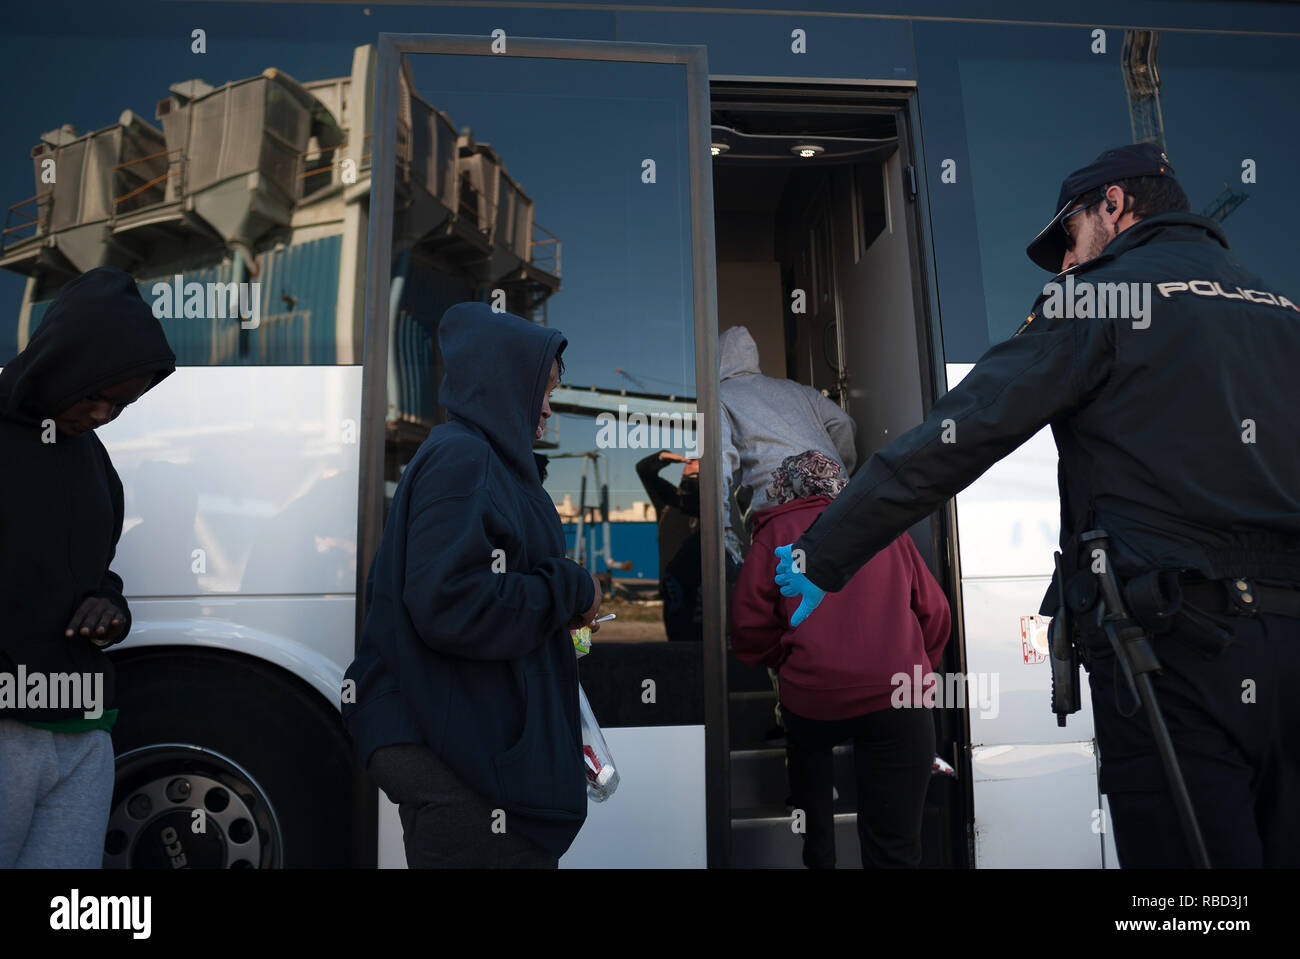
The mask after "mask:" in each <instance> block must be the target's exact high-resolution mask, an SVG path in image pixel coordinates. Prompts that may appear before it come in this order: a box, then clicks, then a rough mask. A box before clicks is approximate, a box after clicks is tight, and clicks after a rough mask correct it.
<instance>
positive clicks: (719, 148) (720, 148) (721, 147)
mask: <svg viewBox="0 0 1300 959" xmlns="http://www.w3.org/2000/svg"><path fill="white" fill-rule="evenodd" d="M730 149H731V144H730V143H724V142H722V141H721V140H715V141H714V142H713V143H710V144H709V152H710V153H712V154H713V155H714V156H715V157H716V156H721V155H722V154H724V153H726V152H727V151H728V150H730Z"/></svg>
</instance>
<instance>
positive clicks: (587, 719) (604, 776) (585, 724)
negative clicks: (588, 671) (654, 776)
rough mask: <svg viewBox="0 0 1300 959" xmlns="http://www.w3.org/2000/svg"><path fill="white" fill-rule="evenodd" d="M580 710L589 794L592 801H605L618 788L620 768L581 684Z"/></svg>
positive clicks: (584, 763) (583, 753)
mask: <svg viewBox="0 0 1300 959" xmlns="http://www.w3.org/2000/svg"><path fill="white" fill-rule="evenodd" d="M578 711H579V713H580V714H581V716H582V764H583V767H584V768H585V769H586V772H587V795H588V796H589V797H590V798H591V800H592V802H604V801H605V800H606V799H608V798H609V797H610V796H612V795H614V790H615V789H617V788H618V770H617V769H615V768H614V757H613V756H611V755H610V753H609V746H607V745H606V744H605V736H604V734H603V733H601V731H600V724H599V723H598V722H596V715H595V713H593V712H592V711H591V703H589V702H587V694H586V693H585V692H583V690H582V685H581V684H579V685H578Z"/></svg>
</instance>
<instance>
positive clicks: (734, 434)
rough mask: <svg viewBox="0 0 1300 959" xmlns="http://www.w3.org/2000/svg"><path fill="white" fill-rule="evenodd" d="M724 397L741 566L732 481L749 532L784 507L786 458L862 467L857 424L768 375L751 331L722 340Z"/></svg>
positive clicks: (732, 547)
mask: <svg viewBox="0 0 1300 959" xmlns="http://www.w3.org/2000/svg"><path fill="white" fill-rule="evenodd" d="M718 357H719V361H718V375H719V379H720V380H721V383H720V385H719V387H718V398H719V400H720V401H721V402H720V405H721V407H722V411H721V412H722V433H721V437H722V441H721V446H722V476H723V502H724V509H723V511H722V515H723V524H724V526H725V537H726V539H725V542H726V546H727V553H728V554H729V555H730V556H731V558H732V559H733V560H734V561H735V563H736V564H737V565H740V564H741V562H742V560H743V558H744V547H743V546H742V544H741V540H740V536H739V532H738V531H737V530H735V529H734V528H733V527H732V521H731V506H732V481H733V479H734V478H735V477H736V475H737V473H738V474H739V482H740V485H741V486H744V487H748V488H749V489H750V491H751V492H752V497H751V499H750V501H749V507H748V509H747V510H746V511H745V513H744V514H743V519H744V523H745V526H746V528H747V529H752V528H753V517H754V516H756V515H757V514H758V512H759V511H760V510H763V509H767V508H768V507H772V506H778V505H780V504H779V503H778V502H777V501H776V500H774V499H772V497H771V494H770V493H769V492H768V486H769V484H770V483H771V481H772V474H773V472H777V471H779V470H780V469H781V464H782V463H783V462H784V461H785V459H786V457H789V456H798V455H799V454H800V453H806V452H808V451H809V450H816V451H817V452H819V453H823V454H825V455H826V456H827V457H829V458H830V459H831V460H833V461H834V462H835V463H837V464H839V465H840V466H841V467H843V469H844V475H845V476H848V475H849V474H850V473H852V472H853V467H854V466H856V465H857V462H858V457H857V449H856V448H855V446H854V444H853V432H854V426H853V418H852V417H851V416H849V414H848V413H845V412H844V411H843V410H842V409H840V407H839V405H838V404H836V403H834V402H832V401H831V400H829V399H827V398H826V397H825V396H822V394H821V391H819V390H817V389H815V388H813V387H811V386H806V385H804V384H803V383H796V382H795V381H794V380H787V379H780V380H779V379H776V378H775V377H772V376H764V375H763V374H762V373H760V372H759V370H758V347H757V346H756V345H755V344H754V338H753V337H752V336H750V335H749V330H747V329H746V328H745V327H743V326H733V327H731V328H730V329H728V330H724V331H723V333H722V335H721V336H720V337H719V338H718ZM745 539H746V541H748V537H745ZM767 673H768V676H769V678H770V679H771V680H772V688H773V689H774V690H776V692H777V695H778V696H779V695H780V685H779V679H778V678H777V673H776V671H775V670H773V669H771V668H769V669H768V671H767ZM774 715H775V718H776V727H775V728H773V729H772V730H770V731H769V732H768V734H767V738H768V739H769V740H773V741H775V740H777V739H779V738H780V736H781V735H782V729H783V727H784V725H785V723H784V719H783V717H782V715H781V704H780V702H778V703H777V705H776V708H775V710H774Z"/></svg>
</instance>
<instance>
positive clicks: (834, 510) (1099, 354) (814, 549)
mask: <svg viewBox="0 0 1300 959" xmlns="http://www.w3.org/2000/svg"><path fill="white" fill-rule="evenodd" d="M1113 347H1114V337H1113V331H1112V330H1111V328H1110V321H1107V320H1086V319H1085V320H1080V319H1064V318H1061V319H1056V320H1046V319H1041V318H1040V319H1037V320H1035V321H1034V322H1033V323H1032V324H1030V325H1029V326H1026V327H1024V328H1023V331H1022V332H1020V333H1019V334H1017V335H1015V336H1012V337H1011V338H1010V339H1007V340H1005V341H1004V342H1002V343H999V344H997V345H996V346H994V347H992V348H991V349H990V350H989V351H988V352H987V353H985V354H984V356H982V357H981V358H980V360H979V362H978V363H976V364H975V366H974V368H973V369H972V370H971V371H970V373H968V374H967V376H966V378H965V379H964V380H962V382H961V383H959V384H958V385H957V386H956V388H954V389H953V390H951V391H949V392H948V393H947V394H946V395H945V396H944V397H943V398H942V399H940V400H939V402H938V403H936V404H935V406H934V409H933V410H932V411H931V413H930V417H929V419H927V420H926V421H925V422H924V423H922V424H921V425H920V426H917V427H915V428H914V429H912V430H909V431H908V432H906V433H904V434H903V435H902V436H900V437H899V438H898V439H896V440H894V442H892V443H890V444H889V445H888V446H886V447H885V448H884V449H881V450H879V451H877V452H876V453H875V454H874V455H873V456H872V457H871V459H869V460H868V461H867V463H866V464H865V465H864V466H863V467H862V468H861V469H860V470H859V471H858V474H857V475H856V476H855V477H854V478H853V480H852V481H851V482H850V483H849V485H848V487H847V488H846V489H845V490H844V492H842V493H841V494H840V495H839V496H838V497H837V498H836V500H835V502H833V503H832V504H831V505H830V506H828V507H827V508H826V509H825V510H824V511H823V512H822V514H821V515H820V516H819V517H818V519H817V521H816V522H815V523H814V524H813V525H812V526H811V527H809V529H808V531H807V532H805V533H804V535H803V536H802V537H800V538H799V540H798V541H797V542H796V543H795V546H796V547H797V548H798V549H801V550H803V556H804V562H805V570H806V573H807V576H808V578H809V579H810V580H812V582H813V583H815V584H816V585H817V586H819V587H821V588H823V589H830V590H838V589H840V588H841V587H842V586H843V585H844V584H845V583H846V582H848V580H849V578H850V577H852V575H853V574H854V573H855V572H857V570H858V569H859V568H860V567H861V566H862V565H863V564H864V563H866V562H867V560H869V559H871V557H872V556H874V555H875V554H876V553H877V552H878V551H880V550H881V549H884V548H885V547H886V546H888V545H889V544H890V543H891V542H893V541H894V539H895V538H896V537H897V536H898V535H899V534H900V533H902V532H903V531H904V530H906V529H907V528H908V527H909V526H911V525H912V524H913V523H915V522H916V521H917V520H919V519H921V518H922V517H925V516H928V515H929V514H930V513H932V512H934V510H935V509H937V508H938V507H939V506H940V504H942V503H943V502H944V501H945V500H947V499H949V498H950V497H952V496H955V495H956V494H957V493H959V492H960V491H961V490H963V489H965V488H966V487H967V486H969V485H970V484H971V483H973V482H974V481H975V480H976V479H978V478H979V476H980V475H981V474H983V473H984V471H985V470H987V469H988V468H989V467H990V466H992V465H993V464H994V463H996V462H997V461H998V460H1000V459H1001V458H1002V457H1004V456H1006V455H1007V454H1008V453H1010V452H1011V451H1012V450H1014V449H1015V448H1016V447H1018V446H1020V444H1021V443H1023V442H1025V440H1027V439H1029V437H1031V436H1033V435H1034V434H1035V433H1037V432H1038V431H1039V430H1040V429H1042V428H1043V426H1044V425H1046V424H1047V423H1048V422H1050V421H1051V420H1053V419H1057V418H1059V417H1063V416H1068V415H1069V414H1070V413H1071V412H1072V411H1074V410H1075V409H1077V408H1079V407H1080V406H1081V405H1082V404H1083V403H1085V402H1086V401H1087V400H1088V399H1089V398H1090V397H1091V395H1092V394H1093V393H1094V392H1095V391H1096V389H1097V388H1098V387H1099V386H1100V385H1101V384H1102V383H1103V382H1105V379H1106V377H1107V376H1108V375H1109V371H1110V365H1111V357H1112V355H1113Z"/></svg>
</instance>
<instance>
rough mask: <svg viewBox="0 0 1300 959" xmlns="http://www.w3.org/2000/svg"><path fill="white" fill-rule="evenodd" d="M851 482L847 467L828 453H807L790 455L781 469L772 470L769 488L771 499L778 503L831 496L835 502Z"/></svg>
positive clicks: (809, 451)
mask: <svg viewBox="0 0 1300 959" xmlns="http://www.w3.org/2000/svg"><path fill="white" fill-rule="evenodd" d="M848 485H849V479H848V477H847V476H845V475H844V467H842V466H840V464H839V463H837V462H835V460H833V459H831V458H830V457H829V456H827V455H826V454H825V453H819V452H817V450H808V451H807V452H805V453H799V454H798V455H796V456H787V457H786V458H785V459H783V460H782V461H781V466H780V468H779V469H775V470H773V471H772V482H771V483H770V484H769V485H768V487H767V495H768V497H769V498H770V499H771V500H773V501H774V502H776V503H778V504H779V503H788V502H790V500H792V499H798V498H800V497H804V496H829V497H830V498H831V499H834V498H835V497H836V496H838V495H839V494H840V491H841V490H842V489H844V487H846V486H848Z"/></svg>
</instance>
